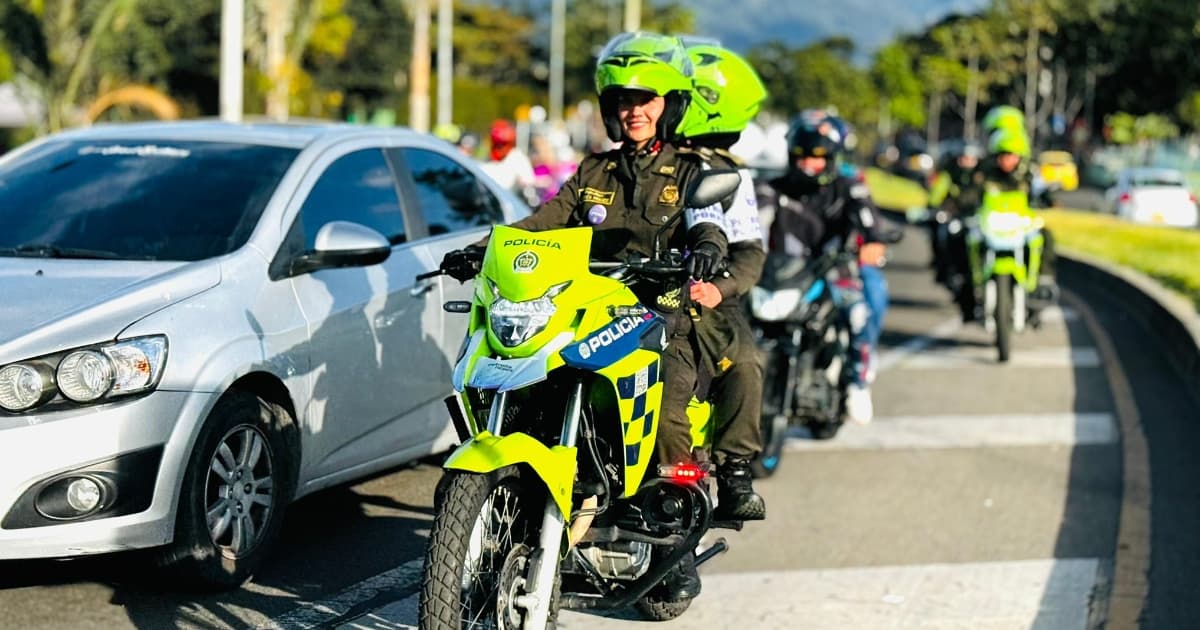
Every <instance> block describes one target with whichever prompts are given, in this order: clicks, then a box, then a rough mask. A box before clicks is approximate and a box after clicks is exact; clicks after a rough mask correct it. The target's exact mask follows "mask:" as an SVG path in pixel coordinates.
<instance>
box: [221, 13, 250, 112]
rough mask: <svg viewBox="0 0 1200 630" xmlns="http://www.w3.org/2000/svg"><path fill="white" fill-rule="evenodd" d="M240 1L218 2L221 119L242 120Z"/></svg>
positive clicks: (243, 15)
mask: <svg viewBox="0 0 1200 630" xmlns="http://www.w3.org/2000/svg"><path fill="white" fill-rule="evenodd" d="M243 19H245V6H244V3H243V0H221V79H220V97H219V98H220V102H221V119H222V120H227V121H229V122H239V121H241V119H242V63H243V59H242V51H243V50H244V48H243V44H242V31H243V25H242V20H243Z"/></svg>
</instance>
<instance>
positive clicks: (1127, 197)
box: [1120, 192, 1133, 203]
mask: <svg viewBox="0 0 1200 630" xmlns="http://www.w3.org/2000/svg"><path fill="white" fill-rule="evenodd" d="M1120 200H1121V203H1129V202H1130V201H1133V195H1131V194H1129V193H1127V192H1124V193H1121V197H1120Z"/></svg>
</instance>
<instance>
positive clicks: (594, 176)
mask: <svg viewBox="0 0 1200 630" xmlns="http://www.w3.org/2000/svg"><path fill="white" fill-rule="evenodd" d="M691 77H692V64H691V61H690V60H689V59H688V57H687V53H686V52H685V51H684V49H683V46H682V44H681V43H680V41H679V39H678V38H675V37H667V36H663V35H659V34H653V33H641V32H639V33H623V34H621V35H618V36H616V37H615V38H613V39H612V40H611V41H610V42H609V43H608V44H607V45H606V46H605V48H604V49H603V50H602V51H601V53H600V56H599V60H598V62H597V65H596V92H597V94H598V95H599V97H600V113H601V117H602V120H603V122H604V127H605V131H606V132H607V133H608V137H609V138H610V139H611V140H613V141H614V142H616V141H619V142H620V143H621V144H620V146H619V147H617V148H615V149H612V150H610V151H607V152H605V153H597V154H593V155H589V156H587V157H586V158H584V159H583V161H582V162H581V163H580V165H579V169H578V170H577V171H576V173H575V175H573V176H572V177H571V179H569V180H568V181H567V182H566V183H565V184H564V185H563V187H562V188H561V189H560V190H559V192H558V194H557V195H556V196H555V197H554V198H553V199H551V200H550V201H548V202H546V203H545V204H542V205H541V206H540V207H539V208H538V209H537V212H535V213H534V214H533V215H531V216H529V217H528V218H526V219H523V220H521V221H518V222H517V223H514V224H513V225H514V226H515V227H519V228H522V229H526V230H534V231H538V230H549V229H555V228H563V227H578V226H591V227H592V228H593V230H594V234H593V237H592V252H591V258H592V259H593V260H598V261H614V262H619V261H625V260H628V259H631V258H642V257H649V256H651V255H653V254H654V253H655V252H654V244H655V234H656V232H657V231H658V229H659V228H660V227H661V226H662V225H663V224H664V223H666V222H667V221H668V220H669V218H670V216H671V215H672V214H674V213H675V211H676V210H678V206H679V204H680V203H681V202H682V201H681V200H682V199H683V195H684V192H685V191H686V190H687V189H688V185H689V183H690V182H691V181H692V179H693V178H694V177H695V176H696V175H698V174H699V173H700V171H701V169H702V168H703V164H704V158H703V157H702V156H701V155H700V154H699V153H698V152H696V151H690V150H681V149H680V148H679V147H678V146H677V144H676V141H677V139H678V138H677V135H676V130H677V129H678V128H679V124H680V122H681V121H682V119H683V115H684V112H685V111H686V110H687V107H688V102H689V100H690V96H691V92H692V88H693V86H692V82H691ZM690 218H691V220H690V221H689V222H688V224H687V225H684V224H683V223H679V224H676V225H675V226H674V228H673V229H671V230H670V231H669V232H668V233H667V234H665V235H664V238H665V246H666V247H670V248H676V249H679V250H684V249H687V250H689V251H690V253H689V254H688V258H687V260H686V263H687V267H688V270H689V272H690V274H691V276H692V277H693V278H694V279H704V278H708V277H710V276H711V275H712V273H713V271H714V270H715V269H716V268H717V266H718V265H719V264H720V262H721V261H722V260H724V259H725V257H726V253H727V249H728V242H727V239H726V237H725V233H724V228H723V218H722V209H721V208H708V209H705V210H703V211H699V212H693V213H691V217H690ZM481 243H486V240H485V241H482V242H481ZM481 259H482V256H481V254H480V252H479V251H477V250H476V251H469V250H459V251H455V252H450V253H449V254H447V255H446V258H445V259H444V260H443V262H442V268H443V269H445V270H447V271H450V270H458V271H455V272H452V273H451V275H452V276H453V277H456V278H460V279H461V278H472V277H474V276H475V274H476V273H477V271H478V261H479V260H481ZM634 290H635V292H636V293H637V294H638V297H639V299H640V300H641V301H642V303H643V304H645V305H647V306H649V307H651V308H654V309H655V310H656V311H658V312H659V313H660V314H661V315H662V316H663V317H664V319H666V321H667V329H668V334H669V336H670V344H669V345H668V347H667V349H666V351H665V352H664V353H663V357H662V367H661V373H662V375H663V376H662V377H663V381H664V387H663V395H662V413H663V417H662V418H661V420H660V422H659V425H658V433H657V436H656V449H655V450H656V454H657V457H658V461H659V463H660V464H674V463H680V462H689V461H691V459H692V436H691V427H690V423H689V421H688V417H687V407H688V403H689V402H690V400H691V398H692V396H693V393H694V392H695V391H696V385H697V378H698V377H697V372H698V369H699V368H700V367H701V365H702V362H703V361H704V360H705V359H706V358H707V357H705V356H702V355H701V354H700V352H699V341H698V339H697V334H696V332H697V330H696V329H697V326H698V325H701V323H702V322H703V321H704V319H703V318H701V322H693V321H692V319H691V317H690V315H689V314H688V312H687V309H686V308H684V306H685V305H684V302H685V301H686V300H685V299H683V297H684V296H683V295H682V286H676V287H670V286H663V285H655V284H652V283H645V284H644V285H643V286H639V287H635V288H634ZM665 584H666V587H667V596H668V601H677V600H679V601H681V600H687V599H691V598H693V597H695V596H696V595H698V594H699V592H700V577H699V575H698V574H697V572H696V567H695V556H694V554H691V553H688V554H685V555H684V557H683V560H681V562H680V564H679V566H678V567H677V568H676V570H675V571H674V572H673V573H671V574H668V577H667V579H666V581H665Z"/></svg>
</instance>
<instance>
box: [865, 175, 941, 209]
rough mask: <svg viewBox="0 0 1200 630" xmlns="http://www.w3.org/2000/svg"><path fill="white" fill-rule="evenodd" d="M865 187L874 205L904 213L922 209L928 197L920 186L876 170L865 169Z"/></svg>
mask: <svg viewBox="0 0 1200 630" xmlns="http://www.w3.org/2000/svg"><path fill="white" fill-rule="evenodd" d="M866 177H867V187H868V188H870V189H871V199H873V200H874V201H875V205H877V206H879V207H880V208H886V209H888V210H896V211H899V212H904V211H905V210H908V209H909V208H924V207H925V205H926V203H927V201H928V199H929V195H928V194H926V192H925V189H924V188H921V185H920V184H918V183H916V182H914V181H912V180H908V179H904V178H903V177H897V176H895V175H892V174H890V173H888V172H886V171H881V170H879V169H877V168H868V169H866Z"/></svg>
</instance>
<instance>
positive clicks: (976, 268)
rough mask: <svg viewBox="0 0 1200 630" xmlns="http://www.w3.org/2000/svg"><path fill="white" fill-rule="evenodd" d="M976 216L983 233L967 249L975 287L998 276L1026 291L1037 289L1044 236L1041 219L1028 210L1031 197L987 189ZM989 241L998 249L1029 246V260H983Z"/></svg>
mask: <svg viewBox="0 0 1200 630" xmlns="http://www.w3.org/2000/svg"><path fill="white" fill-rule="evenodd" d="M977 216H978V221H979V229H980V234H979V235H972V236H971V238H970V239H969V241H970V242H969V247H968V248H967V253H968V256H969V262H970V267H971V276H972V280H973V281H974V283H975V285H976V286H980V285H982V284H983V283H985V282H987V280H988V279H989V278H991V277H993V276H996V275H1009V276H1013V279H1014V280H1016V282H1017V283H1018V284H1020V285H1021V286H1022V287H1024V288H1025V289H1026V290H1027V291H1033V290H1034V289H1036V288H1037V277H1038V271H1039V268H1040V266H1041V260H1042V248H1043V247H1044V245H1045V237H1044V236H1043V235H1042V234H1041V228H1042V223H1043V222H1042V220H1041V218H1040V217H1038V216H1036V215H1035V214H1034V212H1033V210H1032V209H1030V207H1029V196H1028V194H1027V193H1026V192H1025V191H1022V190H1011V191H1002V190H997V189H994V188H992V189H988V190H985V191H984V197H983V203H982V204H981V205H980V208H979V213H978V215H977ZM984 234H986V235H987V236H986V237H985V236H984ZM989 239H990V240H992V241H995V242H999V243H1000V244H1001V246H1000V247H999V248H998V249H1005V250H1016V249H1023V248H1024V247H1026V246H1028V247H1029V260H1027V261H1025V264H1024V265H1021V264H1017V262H1016V261H1015V260H1013V259H1011V258H999V259H995V260H993V261H991V262H990V263H989V262H988V261H986V260H985V259H984V257H983V249H984V248H985V247H986V246H987V245H988V243H987V241H988V240H989Z"/></svg>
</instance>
